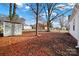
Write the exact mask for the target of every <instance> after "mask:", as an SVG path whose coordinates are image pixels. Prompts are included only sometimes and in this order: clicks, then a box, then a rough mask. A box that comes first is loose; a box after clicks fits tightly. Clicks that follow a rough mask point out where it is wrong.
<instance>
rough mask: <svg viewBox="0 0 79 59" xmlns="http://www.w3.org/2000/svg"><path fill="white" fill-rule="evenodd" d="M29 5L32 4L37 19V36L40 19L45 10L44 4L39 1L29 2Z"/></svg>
mask: <svg viewBox="0 0 79 59" xmlns="http://www.w3.org/2000/svg"><path fill="white" fill-rule="evenodd" d="M27 5H28V6H30V8H31V11H32V12H33V14H34V16H35V19H36V36H37V35H38V20H39V17H40V14H41V12H42V10H43V7H42V4H39V3H35V4H27Z"/></svg>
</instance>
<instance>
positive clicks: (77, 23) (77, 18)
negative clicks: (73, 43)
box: [69, 12, 79, 46]
mask: <svg viewBox="0 0 79 59" xmlns="http://www.w3.org/2000/svg"><path fill="white" fill-rule="evenodd" d="M73 22H75V30H73ZM69 25H70V30H69V32H70V34H71V35H72V36H73V37H74V38H76V39H77V41H78V46H79V33H78V32H79V12H77V14H75V17H73V19H71V21H70V22H69Z"/></svg>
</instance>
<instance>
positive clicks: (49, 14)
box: [44, 3, 71, 32]
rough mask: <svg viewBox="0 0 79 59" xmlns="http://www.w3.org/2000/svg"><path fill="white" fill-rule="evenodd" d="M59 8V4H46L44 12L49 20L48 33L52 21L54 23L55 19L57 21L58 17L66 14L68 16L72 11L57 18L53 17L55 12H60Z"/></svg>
mask: <svg viewBox="0 0 79 59" xmlns="http://www.w3.org/2000/svg"><path fill="white" fill-rule="evenodd" d="M56 6H57V3H50V4H49V3H47V4H45V8H44V11H45V14H46V19H47V32H49V31H50V25H51V21H52V22H53V20H54V19H56V18H57V17H60V16H62V15H64V14H66V13H67V12H69V11H71V9H69V10H67V11H65V12H64V13H62V14H56V15H55V16H53V15H52V13H53V11H55V10H58V11H59V9H58V7H56Z"/></svg>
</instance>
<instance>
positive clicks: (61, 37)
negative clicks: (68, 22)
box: [0, 32, 78, 56]
mask: <svg viewBox="0 0 79 59" xmlns="http://www.w3.org/2000/svg"><path fill="white" fill-rule="evenodd" d="M76 44H77V41H76V39H74V38H73V37H72V36H71V35H70V34H68V33H53V32H49V33H47V32H42V33H39V35H38V36H35V33H34V32H28V33H23V35H21V36H13V37H0V55H2V56H55V55H56V56H63V55H64V56H65V55H66V56H70V55H78V53H77V51H76V49H75V46H76Z"/></svg>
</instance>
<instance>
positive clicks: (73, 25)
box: [73, 19, 75, 31]
mask: <svg viewBox="0 0 79 59" xmlns="http://www.w3.org/2000/svg"><path fill="white" fill-rule="evenodd" d="M73 31H75V19H74V21H73Z"/></svg>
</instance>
